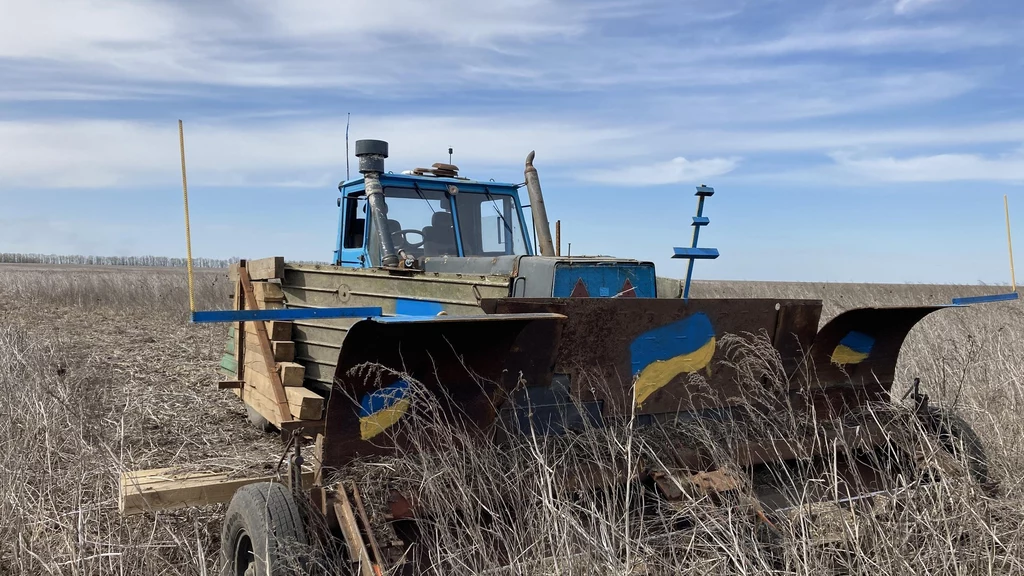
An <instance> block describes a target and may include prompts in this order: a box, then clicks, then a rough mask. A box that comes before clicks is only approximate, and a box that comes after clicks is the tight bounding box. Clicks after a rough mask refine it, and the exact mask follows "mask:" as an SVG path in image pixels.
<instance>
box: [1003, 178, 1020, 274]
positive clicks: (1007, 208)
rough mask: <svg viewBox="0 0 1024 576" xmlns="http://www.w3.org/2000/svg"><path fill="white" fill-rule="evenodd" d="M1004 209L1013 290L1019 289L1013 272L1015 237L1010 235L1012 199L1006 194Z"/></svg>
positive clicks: (1004, 195) (1004, 196)
mask: <svg viewBox="0 0 1024 576" xmlns="http://www.w3.org/2000/svg"><path fill="white" fill-rule="evenodd" d="M1003 210H1005V211H1006V245H1007V246H1008V247H1009V249H1010V284H1011V285H1012V286H1013V291H1014V292H1016V291H1017V278H1016V277H1015V276H1014V274H1013V239H1012V238H1011V237H1010V201H1009V200H1008V199H1007V197H1006V194H1003Z"/></svg>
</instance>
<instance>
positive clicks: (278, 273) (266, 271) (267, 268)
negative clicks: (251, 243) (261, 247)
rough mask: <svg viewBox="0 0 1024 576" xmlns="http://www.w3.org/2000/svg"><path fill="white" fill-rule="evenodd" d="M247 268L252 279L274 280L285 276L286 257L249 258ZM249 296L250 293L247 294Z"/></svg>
mask: <svg viewBox="0 0 1024 576" xmlns="http://www.w3.org/2000/svg"><path fill="white" fill-rule="evenodd" d="M246 268H247V270H248V272H249V279H250V280H273V279H275V278H284V257H282V256H274V257H272V258H260V259H259V260H249V262H248V264H247V265H246ZM246 296H248V294H246Z"/></svg>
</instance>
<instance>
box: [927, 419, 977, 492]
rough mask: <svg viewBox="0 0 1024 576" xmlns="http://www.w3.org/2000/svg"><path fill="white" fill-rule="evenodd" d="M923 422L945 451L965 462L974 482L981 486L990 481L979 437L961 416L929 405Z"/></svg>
mask: <svg viewBox="0 0 1024 576" xmlns="http://www.w3.org/2000/svg"><path fill="white" fill-rule="evenodd" d="M925 419H926V420H925V422H926V424H927V425H928V426H929V428H930V429H931V431H932V432H933V433H934V434H935V435H936V436H938V438H939V442H940V443H941V444H942V447H943V448H945V450H946V452H949V453H950V454H952V455H953V457H955V458H956V459H958V460H960V461H961V462H965V463H966V465H967V471H968V473H970V475H971V478H972V479H974V481H975V482H977V483H978V484H981V485H983V486H985V485H989V484H990V483H991V478H990V477H989V473H988V456H987V455H986V454H985V445H984V444H982V443H981V438H978V434H977V433H976V432H975V431H974V429H973V428H971V425H970V424H968V423H967V421H965V420H964V419H963V418H961V417H959V416H957V415H956V414H953V413H951V412H947V411H946V410H943V409H942V408H939V407H937V406H929V407H928V412H927V414H926V416H925Z"/></svg>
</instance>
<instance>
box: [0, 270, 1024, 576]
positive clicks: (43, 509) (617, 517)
mask: <svg viewBox="0 0 1024 576" xmlns="http://www.w3.org/2000/svg"><path fill="white" fill-rule="evenodd" d="M215 278H216V276H215V275H213V274H201V275H200V281H199V283H198V286H197V288H198V293H199V295H200V298H199V300H200V306H202V307H217V308H222V307H225V305H226V304H227V302H228V301H227V299H226V297H227V289H226V286H225V284H226V283H224V282H223V280H219V279H216V280H215ZM184 286H185V283H184V275H183V273H182V271H180V270H138V269H135V270H123V269H118V270H109V269H99V270H97V269H85V268H75V269H70V270H64V269H55V268H39V267H11V266H0V403H2V404H0V405H2V408H0V412H2V416H3V417H2V419H0V438H2V440H0V459H2V461H3V463H4V464H3V465H2V466H0V573H12V574H65V573H67V574H82V575H85V574H208V573H216V570H217V558H218V556H217V550H218V546H219V530H220V516H221V513H222V509H221V507H210V508H206V509H195V510H188V511H183V512H177V513H170V514H160V515H157V516H155V517H133V518H127V519H123V518H120V517H119V516H118V515H117V512H116V483H117V475H118V474H119V472H120V471H121V470H123V469H138V468H150V467H158V466H166V465H172V466H183V467H186V466H187V467H196V468H201V467H209V466H211V465H213V464H216V465H218V466H222V467H226V468H228V469H237V470H240V471H250V470H248V469H249V468H253V467H260V466H261V465H263V464H264V463H267V464H273V463H276V461H277V458H278V456H279V450H280V444H279V442H278V441H277V440H276V438H274V437H272V436H267V435H263V434H259V433H257V432H255V431H254V430H252V429H251V428H249V427H248V426H247V424H246V423H245V421H244V411H243V410H242V409H241V407H240V405H239V403H238V402H237V400H236V399H235V398H234V397H233V396H231V395H229V394H227V393H225V392H219V391H217V390H216V388H215V386H214V385H213V383H214V381H215V379H216V377H215V376H214V369H215V366H216V363H217V359H218V358H219V355H220V351H221V348H222V346H223V342H224V330H223V327H203V326H190V325H188V324H187V323H186V322H185V319H186V315H185V312H186V311H187V304H186V299H185V291H184ZM983 291H989V292H991V291H995V290H992V289H983V288H977V287H973V288H958V287H943V286H882V285H878V286H872V285H811V284H768V283H699V284H697V285H696V286H695V295H696V296H698V297H708V296H726V297H746V296H760V297H811V298H817V297H820V298H824V299H825V301H826V315H831V314H835V313H836V312H838V311H839V310H841V309H845V308H848V307H852V306H858V305H869V304H910V303H932V302H943V301H948V299H949V298H950V297H952V296H953V295H964V294H965V293H966V294H970V293H978V292H983ZM1022 339H1024V307H1022V306H1021V305H1020V304H1016V303H1013V304H1000V305H990V306H983V307H976V308H971V309H965V310H946V311H943V312H941V313H939V314H934V315H932V316H931V317H929V318H927V319H926V320H925V321H924V322H922V324H920V325H919V326H918V327H917V328H915V329H914V331H913V332H912V333H911V336H910V338H909V339H908V342H907V344H906V345H905V348H904V350H905V351H904V353H903V355H902V357H901V362H900V366H899V371H898V377H899V381H900V382H903V383H909V382H910V381H911V380H912V378H913V377H915V376H916V377H920V378H922V380H923V382H924V383H925V385H926V387H927V390H928V391H929V392H930V393H931V394H932V396H933V398H938V399H939V400H940V401H943V402H944V403H946V404H947V405H949V406H952V407H954V409H955V410H956V412H957V413H958V414H960V415H961V416H963V417H964V418H965V419H966V420H967V421H969V422H970V423H971V424H972V425H973V426H974V427H975V428H976V430H977V431H978V434H979V435H980V436H981V438H982V440H983V441H984V443H985V446H986V449H987V450H988V453H989V458H990V466H991V469H992V475H993V476H994V477H995V479H996V480H998V481H999V482H1000V483H1001V486H1002V491H1001V492H1000V493H999V494H998V495H997V496H995V497H990V496H987V495H985V494H983V493H982V492H981V491H980V490H978V489H977V487H976V486H975V485H973V484H972V483H970V482H950V483H946V484H942V485H931V486H926V487H919V488H918V489H917V490H913V491H910V492H908V495H907V496H905V497H903V498H902V499H900V500H898V501H897V502H895V503H893V504H892V505H890V506H882V507H879V508H877V509H876V510H875V511H873V512H872V513H870V514H862V515H858V516H857V517H856V518H852V519H839V520H835V519H833V520H831V521H832V524H831V525H832V526H833V527H834V528H835V527H838V528H835V530H838V531H839V532H840V533H842V534H843V538H842V539H840V540H839V541H833V542H831V543H829V544H822V543H821V542H820V540H821V537H820V534H821V530H822V528H821V526H822V525H826V526H828V525H829V524H828V522H827V521H826V522H822V521H821V519H818V521H816V522H814V523H809V522H805V520H806V518H799V517H798V518H796V519H795V520H794V521H793V522H791V523H786V524H780V525H779V526H777V529H778V532H773V533H772V534H769V535H767V537H766V535H765V534H764V533H763V532H764V526H763V525H761V526H759V525H758V524H757V522H755V521H754V520H753V519H752V517H751V516H750V515H748V514H738V513H735V512H734V510H733V509H731V508H728V507H721V506H713V505H711V503H710V502H708V501H706V500H701V499H692V500H688V501H684V502H681V503H679V504H675V505H673V506H670V507H668V506H664V505H663V504H660V503H657V502H652V501H651V500H650V498H649V495H647V494H646V493H645V492H644V491H643V490H641V489H639V487H637V486H633V487H630V488H625V489H619V490H600V491H596V492H594V493H587V494H584V495H582V496H580V495H576V496H575V497H569V496H568V495H567V494H566V493H565V490H564V486H565V484H566V483H567V482H568V479H567V478H565V477H560V475H564V474H567V472H566V471H568V470H573V469H578V468H579V466H580V465H581V463H586V465H587V466H588V467H591V468H593V467H595V466H597V467H603V468H604V469H605V470H608V471H614V470H619V469H629V468H630V467H631V466H635V464H636V462H637V460H638V459H639V458H644V459H645V460H647V461H652V460H654V461H656V460H657V459H659V458H667V457H669V455H667V454H665V450H664V445H665V444H664V442H659V441H658V438H657V437H656V436H652V434H655V433H656V432H658V431H651V430H647V431H637V430H633V429H631V428H629V427H628V426H626V427H621V428H618V429H612V430H601V431H598V430H590V431H587V432H585V433H583V434H581V435H579V436H578V437H574V438H572V440H571V441H567V440H552V439H537V440H531V439H525V440H522V441H520V442H516V443H514V444H513V445H511V446H508V447H505V448H502V449H496V448H494V447H492V446H489V445H487V444H480V443H473V441H472V440H471V439H469V438H468V437H466V436H465V434H464V433H463V432H462V431H459V430H457V429H442V430H437V429H434V430H430V431H429V432H430V435H427V434H424V435H423V437H424V438H427V437H434V438H436V437H437V435H438V434H441V435H445V434H447V435H448V436H449V437H450V441H451V442H453V443H458V442H467V443H470V444H471V445H472V446H473V449H472V450H462V451H449V452H447V453H444V454H441V455H438V454H437V453H436V452H428V451H424V452H422V453H416V452H412V453H410V454H407V455H405V456H404V457H402V458H399V459H395V460H392V461H389V462H386V463H385V464H386V465H387V467H386V468H385V467H383V466H381V465H380V464H381V463H380V462H378V463H377V466H376V467H371V466H370V463H366V464H364V468H362V469H360V470H359V473H360V474H361V475H362V477H363V478H364V479H365V478H372V477H374V475H376V476H377V477H381V478H383V477H387V479H388V481H389V482H404V483H407V484H408V485H410V486H416V489H417V491H418V492H419V493H420V494H421V496H422V497H423V498H424V502H426V503H427V504H429V506H430V509H431V510H432V511H433V512H434V514H433V516H432V521H431V522H430V523H429V524H424V525H423V526H422V527H421V528H422V529H423V530H424V535H425V542H427V544H428V547H429V548H430V549H431V553H432V556H433V559H434V561H435V562H437V563H438V572H439V573H474V572H477V573H479V572H486V571H488V570H490V571H492V573H506V574H531V573H559V574H592V573H604V574H679V573H701V574H727V573H728V574H734V573H749V574H754V573H765V572H777V573H784V574H819V573H834V574H871V575H872V576H875V575H881V574H919V573H944V574H980V573H1021V572H1024V536H1021V535H1019V534H1018V531H1019V528H1020V527H1022V526H1024V513H1022V510H1024V505H1022V504H1024V480H1022V476H1024V474H1022V473H1021V471H1022V470H1024V448H1022V446H1021V444H1022V443H1021V441H1020V439H1021V438H1024V417H1022V415H1021V409H1022V408H1024V346H1021V344H1020V343H1021V341H1022ZM752 350H755V351H756V348H754V349H752V348H749V343H747V344H743V343H738V344H737V347H736V349H735V356H734V360H735V361H736V362H745V361H746V362H750V361H751V360H750V358H751V356H750V354H749V353H750V352H751V351H752ZM424 405H426V406H429V403H424ZM424 409H426V408H424ZM865 417H867V416H865ZM409 420H410V424H409V425H411V426H415V425H416V422H423V423H427V422H429V421H430V420H429V419H422V420H417V419H415V418H411V419H409ZM799 424H803V425H806V424H808V423H806V422H805V423H798V422H794V421H788V420H786V419H785V418H780V417H779V415H777V414H776V415H765V418H764V420H763V421H762V422H761V425H760V426H759V427H757V428H758V429H757V430H754V431H753V433H755V434H762V435H763V434H768V435H775V436H779V435H785V434H787V433H789V431H790V430H791V429H792V427H794V426H797V425H799ZM810 424H811V425H813V426H818V425H821V424H822V423H810ZM424 425H428V424H424ZM740 432H741V431H737V430H730V429H721V428H715V427H711V426H702V427H699V428H696V429H689V430H677V431H674V433H675V434H688V435H690V437H691V439H692V441H694V442H698V441H701V440H702V439H704V440H706V439H708V438H711V437H713V436H715V437H718V438H719V439H721V438H723V437H724V438H734V437H735V436H736V435H737V434H739V433H740ZM742 433H744V434H748V433H751V431H749V430H748V431H742ZM901 442H910V443H917V444H919V445H927V443H928V438H927V437H926V436H924V435H911V437H910V438H903V439H901ZM722 459H723V464H725V463H727V462H725V460H727V457H726V456H724V455H723V456H722ZM251 472H255V471H251ZM261 472H263V470H261ZM797 472H799V473H800V474H803V473H810V471H796V472H793V471H777V470H776V471H773V472H772V473H773V474H775V475H776V478H777V479H781V480H787V481H790V482H792V483H794V484H797V482H796V480H797V479H796V478H792V479H790V478H789V477H788V475H789V474H796V473H797ZM826 479H827V478H826ZM367 498H368V499H370V500H373V501H379V499H380V497H379V496H378V495H376V494H374V493H373V492H372V491H368V492H367ZM510 501H511V502H515V503H517V505H516V507H515V510H513V511H512V512H514V514H512V515H509V514H508V512H509V510H508V502H510ZM638 503H641V504H647V505H648V511H649V512H651V513H649V514H647V515H645V516H644V517H640V516H639V515H638V514H636V513H635V512H634V511H635V510H636V509H637V504H638ZM651 507H653V508H651ZM481 509H484V510H487V511H488V513H487V514H466V512H465V511H466V510H481ZM731 510H733V511H732V512H731ZM694 519H697V521H694ZM826 520H828V519H826ZM812 527H813V528H812ZM485 543H486V544H489V545H487V546H484V545H483V544H485ZM501 567H504V568H501Z"/></svg>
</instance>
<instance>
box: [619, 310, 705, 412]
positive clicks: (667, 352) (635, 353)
mask: <svg viewBox="0 0 1024 576" xmlns="http://www.w3.org/2000/svg"><path fill="white" fill-rule="evenodd" d="M629 353H630V361H631V363H632V368H633V377H634V379H635V380H634V385H633V395H634V398H635V399H636V403H637V405H638V406H639V405H640V404H642V403H643V402H644V400H646V399H647V398H648V397H649V396H650V395H651V394H654V393H655V392H656V391H658V390H659V389H661V388H662V387H663V386H665V385H666V384H668V383H669V382H670V381H671V380H672V379H673V378H675V377H676V376H678V375H680V374H687V373H690V372H696V371H698V370H700V369H701V368H704V367H705V366H707V365H708V364H710V363H711V357H712V356H714V355H715V329H714V327H712V326H711V319H710V318H708V317H707V315H706V314H704V313H703V312H698V313H696V314H694V315H692V316H688V317H686V318H683V319H682V320H678V321H676V322H672V323H671V324H666V325H664V326H659V327H657V328H654V329H651V330H648V331H647V332H644V333H643V334H641V335H639V336H637V337H636V338H635V339H634V340H633V343H632V344H630V346H629Z"/></svg>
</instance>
